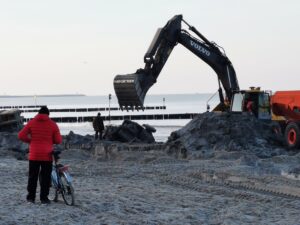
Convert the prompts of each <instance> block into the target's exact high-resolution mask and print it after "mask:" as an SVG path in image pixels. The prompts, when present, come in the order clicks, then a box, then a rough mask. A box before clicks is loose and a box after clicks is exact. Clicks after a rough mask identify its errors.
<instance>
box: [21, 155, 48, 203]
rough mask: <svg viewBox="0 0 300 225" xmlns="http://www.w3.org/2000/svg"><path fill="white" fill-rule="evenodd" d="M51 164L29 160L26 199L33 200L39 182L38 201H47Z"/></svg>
mask: <svg viewBox="0 0 300 225" xmlns="http://www.w3.org/2000/svg"><path fill="white" fill-rule="evenodd" d="M51 172H52V162H50V161H33V160H29V176H28V185H27V191H28V195H27V199H28V200H35V194H36V187H37V181H38V179H39V180H40V186H41V191H40V199H41V200H46V199H48V195H49V189H50V185H51Z"/></svg>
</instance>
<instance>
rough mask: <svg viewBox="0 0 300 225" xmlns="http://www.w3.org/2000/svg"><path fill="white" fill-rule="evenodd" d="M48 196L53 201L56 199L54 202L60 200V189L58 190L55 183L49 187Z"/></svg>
mask: <svg viewBox="0 0 300 225" xmlns="http://www.w3.org/2000/svg"><path fill="white" fill-rule="evenodd" d="M48 198H49V199H50V200H51V201H54V202H57V201H58V191H57V188H56V187H55V186H54V185H53V184H51V187H50V189H49V196H48Z"/></svg>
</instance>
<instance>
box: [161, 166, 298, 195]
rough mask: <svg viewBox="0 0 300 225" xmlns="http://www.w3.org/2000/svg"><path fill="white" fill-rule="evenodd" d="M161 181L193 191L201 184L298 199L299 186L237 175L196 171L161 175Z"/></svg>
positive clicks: (200, 188) (199, 189) (198, 189)
mask: <svg viewBox="0 0 300 225" xmlns="http://www.w3.org/2000/svg"><path fill="white" fill-rule="evenodd" d="M161 181H162V182H164V183H169V184H173V185H179V186H182V187H185V188H190V189H192V190H195V191H202V189H203V187H202V185H203V184H208V185H212V186H220V187H226V188H232V189H235V190H238V191H242V192H255V193H258V194H263V195H272V196H276V197H282V198H289V199H293V200H296V199H297V200H300V188H297V187H290V186H285V185H280V186H278V185H277V186H276V185H275V186H274V185H272V186H271V185H266V184H264V183H261V182H257V181H255V180H252V179H250V180H248V179H245V178H244V177H239V176H228V177H226V178H225V177H222V176H218V175H216V174H211V173H206V172H203V171H196V172H193V173H190V174H188V175H170V174H165V175H162V176H161Z"/></svg>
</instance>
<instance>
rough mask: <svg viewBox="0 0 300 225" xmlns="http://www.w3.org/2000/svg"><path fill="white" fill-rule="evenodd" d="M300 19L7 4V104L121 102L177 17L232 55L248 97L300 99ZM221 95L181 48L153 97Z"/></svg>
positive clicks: (206, 4)
mask: <svg viewBox="0 0 300 225" xmlns="http://www.w3.org/2000/svg"><path fill="white" fill-rule="evenodd" d="M299 12H300V1H297V0H286V1H281V0H263V1H262V0H244V1H240V0H227V1H220V0H215V1H208V0H185V1H183V0H152V1H143V0H127V1H124V0H123V1H122V0H111V1H104V0H51V1H50V0H48V1H47V0H45V1H40V0H27V1H24V0H11V1H0V74H1V88H0V95H42V94H75V93H81V94H87V95H106V94H108V93H114V89H113V78H114V76H115V75H116V74H127V73H133V72H135V71H136V69H138V68H141V67H143V66H144V63H143V56H144V53H145V52H146V50H147V48H148V46H149V45H150V42H151V40H152V38H153V36H154V34H155V32H156V29H157V28H159V27H162V26H164V25H165V24H166V22H167V21H168V20H169V19H170V18H172V17H173V16H174V15H176V14H183V17H184V19H185V20H186V21H188V22H189V23H190V24H191V25H193V26H195V27H196V28H197V29H198V30H199V31H200V32H201V33H202V34H203V35H204V36H206V37H207V38H208V39H209V40H211V41H214V42H216V43H217V44H218V45H220V46H222V47H223V48H224V49H225V51H226V54H227V56H228V57H229V59H230V60H231V61H232V63H233V66H234V68H235V70H236V73H237V78H238V80H239V84H240V87H241V88H242V89H246V88H248V87H250V86H260V87H262V88H263V89H266V90H273V91H276V90H290V89H299V81H300V76H299V71H300V70H299V65H298V64H299V62H298V58H299V57H298V55H299V54H300V43H299V40H300V30H299V27H300V13H299ZM217 88H218V85H217V76H216V74H215V73H214V71H213V70H212V69H211V68H210V67H209V66H208V65H207V64H205V63H204V62H203V61H202V60H200V59H199V58H197V57H196V56H195V55H193V54H192V53H191V52H189V51H188V50H187V49H185V48H184V47H182V46H180V45H177V46H176V47H175V49H174V50H173V52H172V54H171V56H170V58H169V60H168V62H167V63H166V65H165V67H164V69H163V70H162V72H161V74H160V76H159V78H158V82H157V83H156V84H155V85H154V86H153V87H152V88H151V89H150V90H149V92H148V93H149V94H160V93H170V94H172V93H173V94H174V93H214V92H215V91H216V90H217Z"/></svg>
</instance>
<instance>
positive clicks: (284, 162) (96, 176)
mask: <svg viewBox="0 0 300 225" xmlns="http://www.w3.org/2000/svg"><path fill="white" fill-rule="evenodd" d="M102 153H103V152H102ZM102 153H101V151H100V152H99V151H98V152H96V154H97V155H95V151H85V150H80V149H68V150H65V151H63V154H62V160H61V161H62V162H63V163H64V164H69V165H70V171H71V174H72V176H73V178H74V188H75V196H76V205H75V206H66V205H65V204H64V202H63V200H62V198H61V197H60V199H59V202H57V203H54V202H53V203H52V204H50V205H42V204H40V202H39V200H38V198H37V201H36V203H35V204H30V203H27V202H26V200H25V199H26V185H27V170H28V168H27V167H28V162H27V161H26V160H17V159H16V158H15V157H13V156H9V154H7V155H6V156H3V154H2V156H1V161H0V176H1V179H2V182H1V184H0V199H1V208H0V224H3V225H4V224H5V225H7V224H153V225H156V224H157V225H158V224H228V225H229V224H230V225H231V224H280V225H282V224H291V225H295V224H300V222H299V221H300V220H299V218H300V217H299V210H300V180H299V177H297V175H296V174H290V175H289V176H287V175H286V174H285V173H284V171H286V172H287V171H290V169H291V168H299V161H300V154H297V155H294V156H286V155H285V156H276V157H273V158H270V159H257V158H255V157H252V158H251V157H248V156H247V157H246V156H245V155H244V153H240V154H235V156H233V154H232V153H230V152H223V153H220V154H218V155H216V156H215V157H213V158H211V159H208V160H187V159H182V158H174V156H169V155H168V154H166V152H165V151H164V150H163V149H162V150H153V151H151V150H150V151H119V152H114V154H102ZM297 166H298V167H297ZM37 196H38V195H37Z"/></svg>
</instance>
